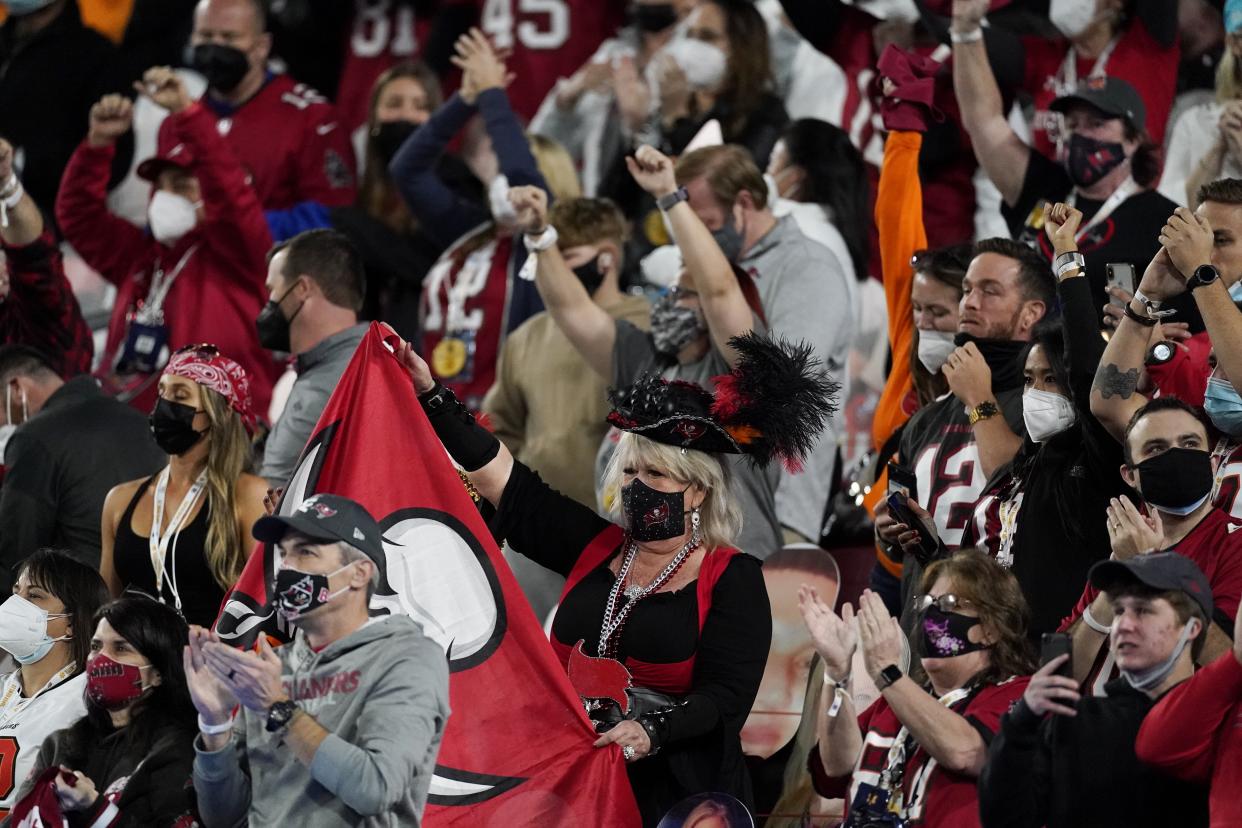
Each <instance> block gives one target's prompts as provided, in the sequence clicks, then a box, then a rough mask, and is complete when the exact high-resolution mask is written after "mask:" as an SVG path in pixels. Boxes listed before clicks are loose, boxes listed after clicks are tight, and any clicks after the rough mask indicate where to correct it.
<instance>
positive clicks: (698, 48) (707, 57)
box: [664, 37, 729, 91]
mask: <svg viewBox="0 0 1242 828" xmlns="http://www.w3.org/2000/svg"><path fill="white" fill-rule="evenodd" d="M664 50H665V52H666V53H667V54H668V55H669V56H670V57H672V59H673V60H675V61H677V65H678V66H680V67H681V71H682V72H685V74H686V82H687V83H688V84H690V87H691V88H692V89H704V90H710V91H714V90H715V89H716V88H717V87H719V86H720V82H721V81H722V80H724V76H725V69H726V67H727V66H728V63H729V61H728V59H727V58H726V57H725V53H724V51H723V50H722V49H721V48H720V47H719V46H713V45H712V44H710V43H706V42H704V41H702V40H699V39H697V38H693V37H683V38H679V39H678V40H674V41H673V42H672V43H670V44H668V46H666V47H665V49H664Z"/></svg>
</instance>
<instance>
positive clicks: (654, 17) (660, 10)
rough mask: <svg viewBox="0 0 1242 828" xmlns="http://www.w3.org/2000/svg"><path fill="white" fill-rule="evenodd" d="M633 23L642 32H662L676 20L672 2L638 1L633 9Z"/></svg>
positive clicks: (675, 11)
mask: <svg viewBox="0 0 1242 828" xmlns="http://www.w3.org/2000/svg"><path fill="white" fill-rule="evenodd" d="M633 14H634V24H635V25H636V26H638V28H640V29H642V30H643V31H644V32H662V31H664V30H665V29H667V28H668V27H669V26H672V25H673V24H674V23H676V22H677V10H676V9H674V8H673V4H672V3H651V4H647V3H638V4H635V6H634V9H633Z"/></svg>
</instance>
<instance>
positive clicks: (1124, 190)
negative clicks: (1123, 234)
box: [1065, 178, 1140, 242]
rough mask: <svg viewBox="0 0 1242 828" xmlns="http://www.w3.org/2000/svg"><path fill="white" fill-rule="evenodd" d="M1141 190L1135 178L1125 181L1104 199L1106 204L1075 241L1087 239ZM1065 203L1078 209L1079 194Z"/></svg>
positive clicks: (1080, 230)
mask: <svg viewBox="0 0 1242 828" xmlns="http://www.w3.org/2000/svg"><path fill="white" fill-rule="evenodd" d="M1139 189H1140V188H1139V185H1138V182H1136V181H1135V180H1134V179H1133V178H1127V179H1126V180H1125V181H1123V182H1122V183H1121V186H1120V187H1118V188H1117V189H1115V190H1113V194H1112V195H1110V196H1109V197H1108V198H1106V199H1104V203H1103V204H1101V205H1100V209H1099V210H1097V211H1096V213H1095V215H1094V216H1092V217H1091V220H1090V221H1088V222H1087V223H1086V224H1084V225H1083V226H1082V227H1081V228H1079V230H1078V235H1077V237H1076V238H1075V239H1074V240H1075V241H1077V242H1081V241H1082V240H1083V239H1084V238H1085V237H1086V235H1087V231H1089V230H1090V229H1091V228H1092V227H1094V226H1095V225H1097V224H1099V223H1100V222H1101V221H1103V220H1104V219H1106V218H1108V217H1109V216H1110V215H1111V214H1112V212H1113V211H1114V210H1116V209H1117V208H1118V207H1120V206H1121V204H1122V202H1124V201H1125V200H1126V199H1128V198H1129V197H1130V196H1132V195H1134V194H1135V193H1137V192H1138V191H1139ZM1065 203H1066V204H1068V205H1069V206H1071V207H1077V206H1078V192H1077V191H1076V190H1075V191H1074V192H1071V193H1070V194H1069V197H1068V198H1066V199H1065Z"/></svg>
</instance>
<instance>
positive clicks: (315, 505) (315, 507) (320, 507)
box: [298, 497, 336, 520]
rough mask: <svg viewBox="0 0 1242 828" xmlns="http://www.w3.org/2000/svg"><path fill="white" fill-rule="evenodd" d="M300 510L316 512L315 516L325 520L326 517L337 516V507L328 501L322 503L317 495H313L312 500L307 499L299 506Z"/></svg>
mask: <svg viewBox="0 0 1242 828" xmlns="http://www.w3.org/2000/svg"><path fill="white" fill-rule="evenodd" d="M298 511H299V512H305V513H307V514H309V513H310V512H314V513H315V517H317V518H319V519H320V520H323V519H324V518H330V517H336V509H333V508H332V507H331V506H329V505H328V504H326V503H320V502H319V498H317V497H312V498H311V499H310V500H307V501H306V502H305V503H303V504H302V505H301V506H299V507H298Z"/></svg>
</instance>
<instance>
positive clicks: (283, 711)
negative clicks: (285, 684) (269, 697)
mask: <svg viewBox="0 0 1242 828" xmlns="http://www.w3.org/2000/svg"><path fill="white" fill-rule="evenodd" d="M298 709H299V708H298V703H297V702H295V701H292V700H290V699H285V700H284V701H278V702H275V703H274V704H273V705H272V706H271V707H270V708H269V709H268V711H267V724H266V725H265V727H266V729H267V732H268V733H275V732H276V731H278V730H283V729H284V728H285V727H286V726H288V724H289V722H290V721H292V720H293V716H294V714H296V713H297V712H298Z"/></svg>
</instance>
